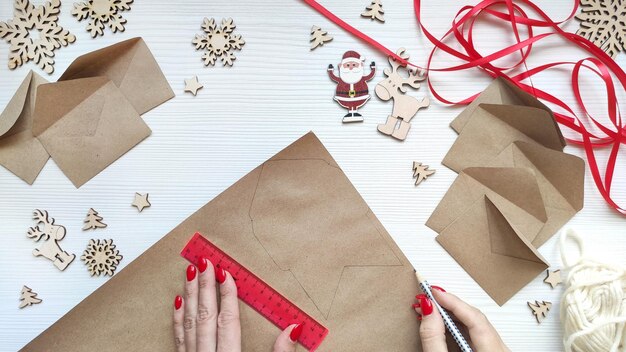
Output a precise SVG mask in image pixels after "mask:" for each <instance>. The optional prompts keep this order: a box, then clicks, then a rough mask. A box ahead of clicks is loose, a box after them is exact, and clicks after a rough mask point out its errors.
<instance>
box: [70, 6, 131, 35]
mask: <svg viewBox="0 0 626 352" xmlns="http://www.w3.org/2000/svg"><path fill="white" fill-rule="evenodd" d="M132 3H133V0H88V1H85V2H79V3H75V4H74V8H73V9H72V15H73V16H76V18H78V21H82V20H84V19H87V18H89V24H88V25H87V32H89V33H90V34H91V37H92V38H95V37H97V36H99V35H104V27H105V25H108V26H109V28H111V31H112V32H113V33H115V32H117V31H120V32H123V31H124V29H125V28H124V24H126V19H125V18H124V17H122V15H121V14H120V12H122V11H127V10H130V4H132Z"/></svg>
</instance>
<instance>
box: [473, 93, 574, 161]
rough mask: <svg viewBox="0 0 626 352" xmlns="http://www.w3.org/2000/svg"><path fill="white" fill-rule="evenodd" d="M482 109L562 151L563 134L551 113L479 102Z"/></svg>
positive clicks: (547, 145) (525, 107)
mask: <svg viewBox="0 0 626 352" xmlns="http://www.w3.org/2000/svg"><path fill="white" fill-rule="evenodd" d="M478 109H482V110H484V111H486V112H487V113H489V114H490V115H492V116H494V117H495V118H497V119H499V120H500V121H502V122H504V123H506V124H507V125H509V126H511V127H512V128H514V129H516V130H517V131H519V132H521V133H523V134H524V135H526V136H527V137H528V138H530V139H532V140H534V141H535V142H537V143H539V144H541V145H543V146H545V147H546V148H550V149H554V150H558V151H563V148H564V147H565V145H564V144H561V141H562V138H563V136H562V135H561V130H560V129H559V127H558V126H556V125H555V124H554V118H553V117H552V114H550V113H549V112H547V111H545V110H541V109H537V108H534V107H529V106H513V105H500V104H480V105H479V106H478Z"/></svg>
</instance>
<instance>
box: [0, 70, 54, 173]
mask: <svg viewBox="0 0 626 352" xmlns="http://www.w3.org/2000/svg"><path fill="white" fill-rule="evenodd" d="M44 83H48V81H46V80H45V79H44V78H43V77H41V76H39V75H38V74H36V73H34V72H33V71H30V72H29V73H28V75H26V78H25V79H24V81H23V82H22V84H21V85H20V86H19V88H18V89H17V92H15V95H13V98H11V100H10V101H9V104H8V105H7V107H6V108H5V109H4V111H3V112H2V114H0V165H2V166H4V167H5V168H6V169H7V170H9V171H11V172H12V173H14V174H15V175H16V176H17V177H19V178H21V179H22V180H24V181H26V183H28V184H33V182H34V181H35V179H36V178H37V175H39V172H41V169H43V167H44V165H45V164H46V162H47V161H48V158H49V155H48V153H47V152H46V150H45V149H44V147H43V146H42V145H41V143H40V142H39V140H38V139H37V138H35V136H33V132H32V125H33V111H34V109H35V96H36V92H37V87H39V85H41V84H44Z"/></svg>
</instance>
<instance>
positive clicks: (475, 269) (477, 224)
mask: <svg viewBox="0 0 626 352" xmlns="http://www.w3.org/2000/svg"><path fill="white" fill-rule="evenodd" d="M497 204H498V202H497V201H492V199H491V197H490V196H488V195H484V196H483V197H481V198H479V199H478V200H476V202H474V203H473V204H470V206H469V207H468V209H467V211H466V212H465V213H463V214H462V215H461V216H460V217H459V218H458V219H457V220H455V221H454V222H453V223H452V224H450V226H448V227H446V228H445V229H444V230H443V231H442V232H441V234H440V235H439V236H437V241H438V242H439V243H440V244H441V245H442V246H443V247H444V248H445V249H446V251H448V253H450V255H451V256H452V257H453V258H454V259H455V260H456V261H457V262H458V263H459V264H460V265H461V266H462V267H463V269H465V271H467V273H468V274H470V276H472V278H474V280H476V282H477V283H478V284H479V285H480V286H481V287H482V288H483V289H484V290H485V291H486V292H487V294H489V296H491V298H493V299H494V301H496V303H498V304H499V305H503V304H504V303H506V302H507V301H508V300H509V299H510V298H511V297H512V296H513V295H515V293H517V292H518V291H519V290H520V289H522V288H523V287H524V286H526V285H527V284H528V283H529V282H530V281H532V280H533V279H534V278H535V277H537V275H539V274H540V273H542V272H543V271H544V270H546V269H547V268H548V266H549V265H548V263H547V262H546V261H545V259H544V258H543V257H542V256H541V255H540V254H539V252H538V251H537V250H536V249H535V247H534V246H533V245H532V244H531V243H530V241H528V239H527V238H526V236H524V235H522V234H520V233H519V232H518V231H517V230H516V229H515V227H514V226H512V225H511V222H509V220H508V219H507V218H506V215H505V213H506V211H503V210H502V209H500V208H499V207H498V205H497Z"/></svg>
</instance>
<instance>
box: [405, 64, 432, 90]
mask: <svg viewBox="0 0 626 352" xmlns="http://www.w3.org/2000/svg"><path fill="white" fill-rule="evenodd" d="M425 79H426V73H425V72H424V70H418V69H415V70H412V69H410V70H409V77H408V78H407V79H405V82H403V84H408V85H410V86H411V87H413V88H415V89H418V88H419V87H420V84H419V82H421V81H423V80H425Z"/></svg>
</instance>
